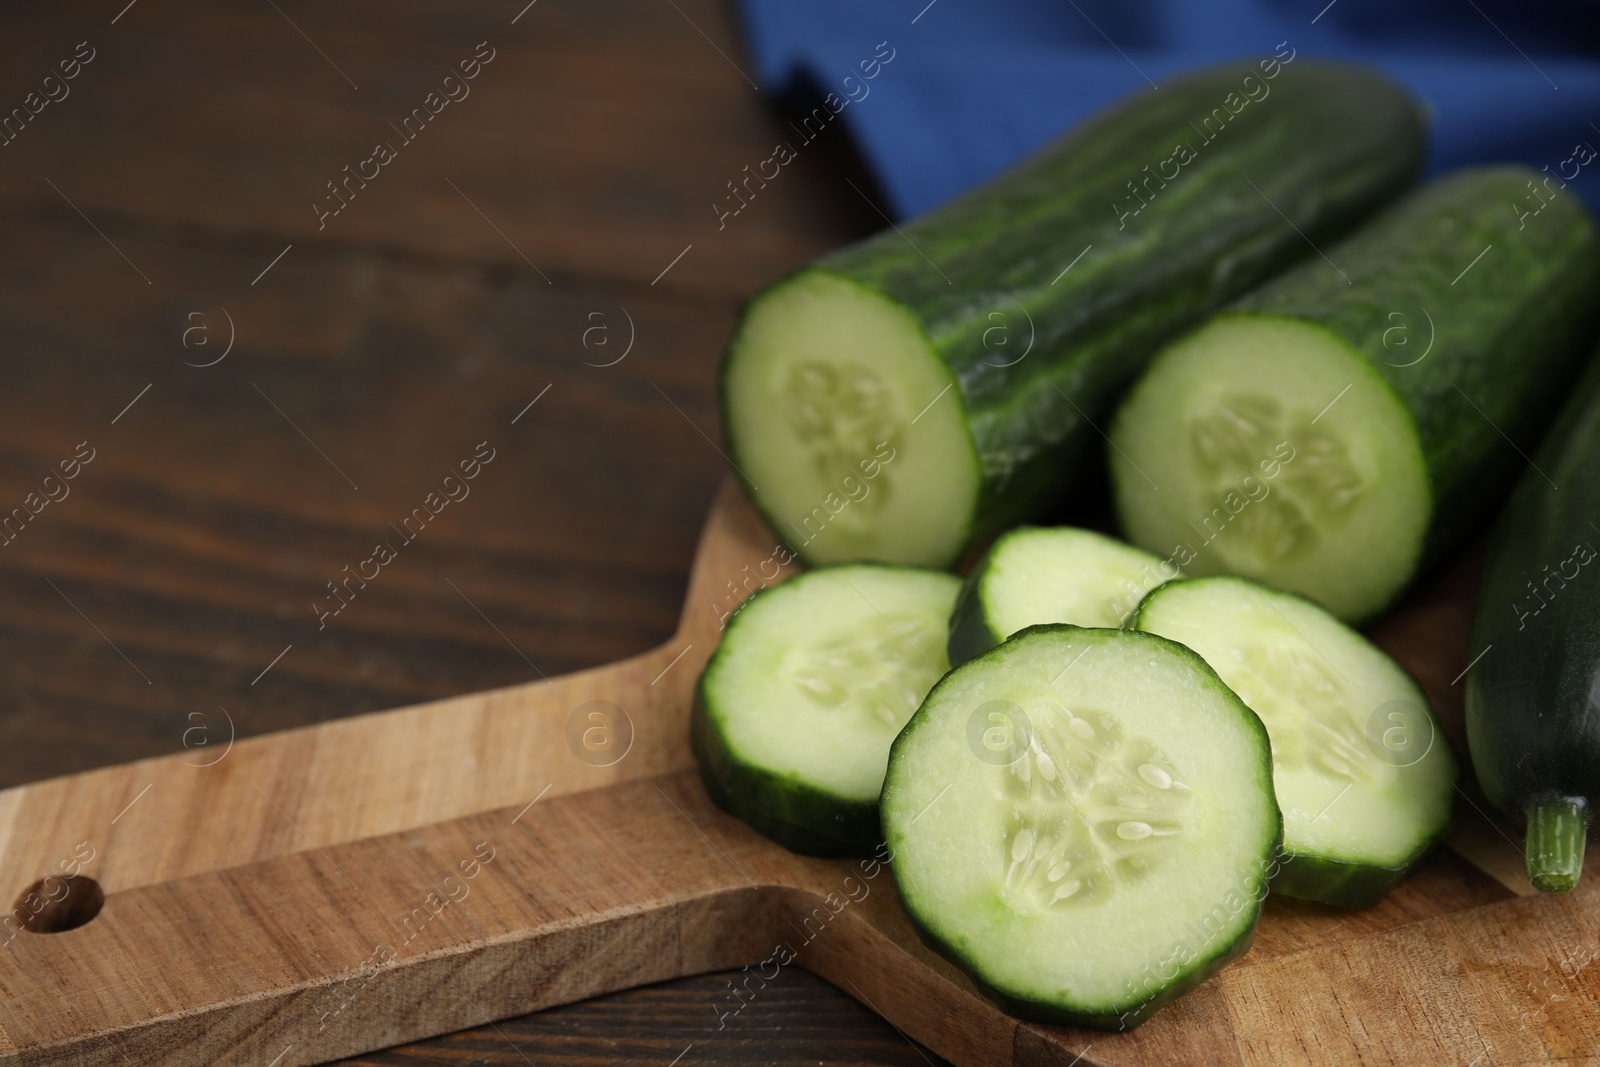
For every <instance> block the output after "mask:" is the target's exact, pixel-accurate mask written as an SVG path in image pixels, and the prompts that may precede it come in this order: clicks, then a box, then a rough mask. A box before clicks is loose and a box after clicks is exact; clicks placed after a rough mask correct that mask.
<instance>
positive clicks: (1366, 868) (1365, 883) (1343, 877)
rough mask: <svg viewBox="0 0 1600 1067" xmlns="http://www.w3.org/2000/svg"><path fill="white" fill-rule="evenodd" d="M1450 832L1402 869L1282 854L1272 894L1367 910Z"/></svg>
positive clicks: (1433, 841)
mask: <svg viewBox="0 0 1600 1067" xmlns="http://www.w3.org/2000/svg"><path fill="white" fill-rule="evenodd" d="M1449 832H1450V826H1449V824H1446V825H1445V828H1444V830H1443V831H1441V832H1440V833H1439V834H1438V835H1436V836H1435V837H1434V839H1433V840H1432V841H1431V842H1429V844H1428V846H1427V847H1426V848H1424V849H1423V850H1422V851H1420V852H1418V853H1417V856H1416V858H1415V859H1413V860H1412V861H1411V862H1410V863H1408V864H1406V865H1405V866H1403V867H1377V866H1374V865H1372V864H1370V863H1346V862H1344V861H1342V860H1333V859H1328V858H1326V857H1323V856H1315V855H1310V854H1305V855H1298V854H1295V853H1292V852H1284V853H1282V854H1281V855H1280V856H1279V857H1278V873H1277V874H1275V875H1273V878H1272V891H1273V892H1274V893H1280V894H1282V895H1283V896H1286V897H1295V898H1297V899H1299V900H1312V901H1316V902H1317V903H1319V904H1332V905H1334V906H1336V907H1340V908H1370V907H1372V906H1373V905H1374V904H1377V903H1378V902H1379V901H1381V900H1382V899H1383V898H1384V897H1386V896H1388V895H1389V890H1391V889H1393V888H1394V887H1395V886H1396V885H1398V884H1400V881H1401V880H1402V879H1404V878H1405V877H1406V876H1407V875H1409V874H1410V873H1411V872H1412V871H1414V870H1416V869H1417V867H1419V866H1420V865H1421V864H1422V861H1423V860H1425V859H1427V858H1428V857H1429V856H1431V855H1432V854H1433V850H1434V849H1435V848H1436V847H1438V844H1439V842H1440V841H1441V840H1443V839H1444V837H1445V835H1446V834H1448V833H1449Z"/></svg>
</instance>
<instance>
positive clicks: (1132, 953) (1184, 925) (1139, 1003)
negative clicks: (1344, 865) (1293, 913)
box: [882, 624, 1282, 1030]
mask: <svg viewBox="0 0 1600 1067" xmlns="http://www.w3.org/2000/svg"><path fill="white" fill-rule="evenodd" d="M882 814H883V830H884V835H885V841H886V842H887V844H888V845H889V849H890V861H891V863H892V864H893V866H894V879H895V886H896V887H897V888H898V890H899V892H900V898H901V901H902V902H903V903H904V904H905V907H906V911H907V913H909V914H910V916H911V918H912V920H913V921H914V922H915V923H916V925H917V927H918V929H919V931H920V932H921V933H922V934H923V936H924V937H925V938H926V939H927V940H928V941H929V943H930V944H931V945H933V946H934V948H935V949H936V950H938V951H939V952H942V953H943V954H945V955H946V956H948V957H949V958H951V959H952V960H954V961H955V962H956V963H957V964H958V965H959V966H961V967H962V968H963V969H965V970H966V971H968V972H969V973H970V974H971V975H972V976H973V978H974V979H975V980H976V981H977V982H978V984H979V986H980V987H981V988H982V989H983V990H984V991H985V992H986V993H988V994H989V995H990V996H992V997H994V998H995V999H996V1000H998V1001H999V1002H1000V1003H1001V1005H1002V1006H1004V1007H1005V1009H1006V1010H1007V1011H1009V1012H1011V1013H1012V1014H1014V1015H1019V1016H1022V1017H1024V1018H1029V1019H1035V1020H1038V1021H1041V1022H1049V1023H1063V1024H1067V1025H1081V1026H1096V1027H1102V1028H1107V1029H1119V1030H1120V1029H1128V1028H1131V1027H1133V1026H1137V1025H1138V1024H1139V1023H1140V1022H1142V1021H1144V1020H1145V1019H1146V1018H1148V1017H1149V1016H1150V1015H1151V1014H1152V1013H1154V1012H1155V1010H1156V1009H1157V1008H1159V1007H1160V1006H1161V1005H1162V1004H1164V1003H1166V1002H1167V1001H1169V1000H1171V999H1172V998H1174V997H1176V996H1179V995H1180V994H1182V993H1183V992H1184V991H1186V990H1188V989H1191V988H1193V987H1194V986H1196V985H1198V984H1199V983H1200V982H1202V981H1204V980H1205V979H1206V977H1207V976H1209V975H1210V974H1212V973H1214V972H1215V971H1216V970H1217V969H1218V968H1220V967H1222V966H1223V965H1224V964H1226V963H1227V962H1229V961H1230V960H1233V959H1236V958H1238V957H1239V956H1240V955H1242V954H1243V953H1244V952H1245V950H1246V949H1247V948H1248V947H1249V944H1250V935H1251V933H1252V931H1253V930H1254V928H1255V924H1256V919H1257V917H1258V916H1259V915H1260V912H1261V902H1262V900H1263V899H1264V898H1265V897H1266V894H1267V882H1268V879H1269V878H1270V876H1271V873H1272V867H1273V865H1274V854H1275V853H1276V850H1277V847H1278V843H1279V840H1280V836H1281V832H1282V820H1281V818H1280V816H1279V813H1278V805H1277V803H1276V802H1275V801H1274V799H1273V793H1272V765H1271V757H1270V754H1269V752H1268V741H1267V733H1266V730H1264V729H1263V728H1262V725H1261V720H1260V719H1258V718H1257V717H1256V716H1255V715H1254V714H1253V713H1251V711H1250V709H1249V708H1247V707H1245V705H1244V704H1243V703H1241V702H1240V700H1239V698H1238V697H1237V696H1236V695H1234V693H1233V691H1232V690H1230V689H1229V688H1228V687H1227V686H1226V685H1224V684H1223V683H1222V681H1221V680H1220V679H1218V677H1217V675H1216V673H1215V672H1213V671H1212V670H1211V668H1210V667H1208V666H1207V665H1206V664H1205V662H1204V661H1203V660H1201V658H1200V657H1199V656H1197V655H1196V654H1195V653H1194V652H1192V651H1190V650H1189V649H1187V648H1185V647H1184V646H1182V645H1180V644H1178V643H1176V642H1174V641H1168V640H1166V639H1165V638H1162V637H1157V636H1156V635H1154V634H1147V633H1140V632H1138V631H1134V630H1109V629H1085V628H1080V627H1077V626H1068V625H1060V624H1052V625H1046V626H1032V627H1029V628H1028V629H1026V630H1023V631H1022V632H1021V633H1019V634H1016V635H1015V636H1013V637H1012V638H1011V639H1010V640H1008V641H1007V642H1006V643H1005V644H1003V645H1001V646H1000V647H998V648H994V649H991V650H989V651H988V652H985V653H984V654H983V655H981V656H979V657H978V658H976V659H974V660H970V661H969V662H967V663H964V664H962V665H961V666H960V667H957V668H956V669H954V670H953V671H951V672H950V673H949V674H947V675H945V677H944V678H943V679H942V680H941V681H940V682H939V684H938V685H936V686H934V688H933V691H932V692H930V693H929V694H928V698H927V699H926V700H924V701H923V703H922V707H920V708H918V709H917V713H916V715H914V716H913V717H912V719H911V721H910V722H909V723H908V724H907V725H906V728H905V729H904V730H903V731H901V733H900V736H899V737H898V738H896V739H895V742H894V748H893V750H892V752H891V754H890V757H889V772H888V776H887V778H886V779H885V780H884V787H883V802H882Z"/></svg>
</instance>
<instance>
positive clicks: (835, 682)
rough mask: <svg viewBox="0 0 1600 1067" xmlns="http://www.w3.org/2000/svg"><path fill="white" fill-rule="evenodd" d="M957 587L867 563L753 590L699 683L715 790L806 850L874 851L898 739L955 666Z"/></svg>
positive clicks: (702, 737)
mask: <svg viewBox="0 0 1600 1067" xmlns="http://www.w3.org/2000/svg"><path fill="white" fill-rule="evenodd" d="M960 587H961V583H960V581H959V580H957V579H956V578H954V577H952V576H950V575H948V574H939V573H937V572H934V571H923V570H916V569H913V568H910V567H884V566H874V565H870V564H861V565H854V566H842V567H825V568H822V569H820V570H815V571H811V572H810V573H807V574H803V575H801V576H800V577H798V578H794V579H792V580H790V581H788V582H785V583H784V584H782V585H778V586H774V587H772V588H770V589H764V590H762V591H761V592H759V593H757V594H756V595H755V596H753V597H751V598H750V600H749V601H748V602H747V603H746V604H745V605H744V607H743V608H741V609H740V611H739V613H738V614H737V615H735V616H734V617H733V620H732V621H731V622H730V623H729V624H728V628H727V630H726V631H725V632H724V633H723V635H722V643H721V644H720V645H719V646H718V647H717V651H716V652H715V653H714V654H713V655H712V657H711V661H710V662H709V663H707V664H706V669H705V671H704V673H702V674H701V676H700V685H699V688H698V690H697V692H696V701H695V709H694V717H693V727H692V741H693V745H694V751H695V756H696V758H697V759H698V760H699V762H700V770H701V775H702V777H703V778H704V780H705V783H706V790H707V791H708V792H709V793H710V794H711V796H712V798H713V799H714V800H716V801H717V803H718V804H719V805H721V806H722V807H723V808H724V809H726V810H727V811H728V812H730V813H731V814H733V815H736V816H738V817H739V818H741V819H743V820H744V821H745V822H747V823H749V824H750V825H751V826H753V827H755V828H756V829H757V830H760V831H761V832H762V833H764V834H766V835H767V836H769V837H771V838H773V839H774V840H776V841H777V842H778V843H780V844H782V845H785V846H787V847H789V848H792V849H794V850H795V851H797V852H806V853H810V854H813V855H826V856H856V855H861V856H864V855H868V854H869V853H871V852H872V851H873V849H874V848H876V847H877V846H878V845H879V844H880V843H881V842H882V840H883V836H882V834H881V833H880V831H879V828H878V794H879V792H880V791H881V790H882V788H883V772H884V765H885V763H886V762H887V760H888V756H889V745H890V744H891V743H892V742H893V741H894V738H895V735H896V734H898V733H899V732H900V728H901V727H902V726H904V725H905V723H906V720H907V719H909V718H910V717H911V713H912V712H914V711H916V710H917V705H918V704H920V703H922V698H923V697H924V696H925V695H926V694H927V692H928V689H929V688H930V687H931V686H932V685H933V683H934V682H936V681H938V680H939V676H940V675H942V674H944V673H945V671H946V670H947V669H948V666H949V664H948V661H946V659H945V652H944V638H945V625H946V620H947V619H949V617H950V609H951V607H952V606H953V605H954V603H955V598H956V593H957V592H958V591H959V590H960Z"/></svg>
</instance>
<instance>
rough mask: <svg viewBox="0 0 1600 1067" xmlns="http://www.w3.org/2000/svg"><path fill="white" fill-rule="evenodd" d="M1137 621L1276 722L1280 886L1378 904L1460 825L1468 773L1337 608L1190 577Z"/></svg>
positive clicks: (1331, 899)
mask: <svg viewBox="0 0 1600 1067" xmlns="http://www.w3.org/2000/svg"><path fill="white" fill-rule="evenodd" d="M1132 625H1134V626H1136V627H1137V628H1139V629H1141V630H1145V631H1148V632H1150V633H1157V634H1160V635H1162V636H1163V637H1168V638H1171V639H1172V640H1174V641H1178V642H1181V643H1182V644H1184V645H1187V646H1188V647H1189V648H1192V649H1193V650H1194V651H1195V652H1197V653H1199V654H1200V655H1201V657H1203V658H1204V659H1205V661H1206V662H1207V663H1209V664H1210V665H1211V666H1212V667H1213V668H1215V670H1216V672H1217V674H1218V675H1220V676H1221V678H1222V680H1223V681H1224V682H1226V683H1227V684H1228V685H1229V687H1230V688H1232V689H1233V691H1234V692H1235V693H1237V694H1238V695H1239V698H1240V699H1241V700H1243V701H1244V702H1245V703H1246V704H1248V705H1249V706H1250V707H1251V709H1252V710H1254V711H1255V712H1256V714H1258V715H1260V716H1261V721H1262V722H1263V723H1265V724H1266V727H1267V734H1268V735H1269V736H1270V737H1271V739H1272V780H1273V786H1274V788H1275V790H1276V792H1277V797H1278V806H1279V808H1281V809H1282V811H1283V857H1282V866H1281V869H1280V870H1279V872H1278V873H1277V875H1276V876H1275V877H1274V879H1273V883H1272V888H1273V891H1274V892H1280V893H1284V894H1285V895H1288V896H1294V897H1303V898H1306V899H1309V900H1320V901H1322V902H1324V903H1328V904H1339V905H1342V906H1344V907H1352V908H1355V907H1367V906H1368V905H1371V904H1375V903H1377V902H1378V901H1379V900H1380V899H1382V898H1383V895H1384V894H1385V893H1387V892H1388V891H1389V889H1390V888H1391V887H1392V886H1394V884H1395V883H1396V882H1398V881H1399V880H1400V879H1401V878H1403V877H1405V875H1406V874H1407V873H1408V872H1410V871H1411V870H1412V869H1413V868H1414V867H1415V866H1416V865H1417V864H1418V863H1419V862H1421V860H1422V858H1423V856H1424V855H1425V854H1426V853H1427V851H1428V850H1429V849H1430V848H1431V847H1432V846H1433V845H1434V844H1435V843H1436V842H1437V841H1438V840H1439V839H1440V838H1441V837H1443V836H1444V834H1445V833H1446V832H1448V830H1449V828H1450V815H1451V810H1452V808H1453V806H1454V800H1455V783H1456V780H1457V778H1458V776H1459V770H1458V766H1457V763H1456V759H1455V754H1454V753H1453V752H1452V751H1451V749H1450V743H1449V742H1448V741H1447V740H1446V739H1445V736H1444V732H1443V731H1442V730H1441V729H1440V727H1439V724H1438V721H1437V720H1436V719H1435V718H1434V715H1433V712H1432V710H1431V709H1430V708H1429V707H1428V702H1427V698H1426V697H1424V696H1423V695H1422V691H1421V690H1420V689H1418V688H1417V684H1416V683H1415V682H1414V681H1412V680H1411V678H1410V676H1409V675H1407V674H1406V672H1405V671H1403V670H1401V668H1400V666H1399V664H1397V663H1395V662H1394V660H1392V659H1390V658H1389V657H1388V656H1387V655H1385V654H1384V653H1383V652H1382V651H1380V650H1379V649H1378V648H1376V647H1375V646H1374V645H1372V644H1371V643H1370V642H1368V641H1367V640H1366V638H1364V637H1362V636H1361V635H1360V634H1358V633H1356V632H1355V631H1354V630H1352V629H1350V628H1349V627H1347V626H1345V625H1344V624H1343V623H1341V622H1339V621H1338V620H1337V619H1335V618H1334V617H1333V616H1331V615H1329V614H1328V613H1327V612H1326V611H1323V610H1322V609H1321V608H1319V607H1317V606H1316V605H1315V604H1312V603H1311V602H1310V601H1307V600H1304V599H1302V598H1300V597H1297V596H1292V595H1290V594H1287V593H1280V592H1277V591H1275V590H1271V589H1265V588H1262V587H1261V586H1258V585H1256V584H1254V583H1252V582H1250V581H1248V580H1246V579H1243V578H1231V577H1218V578H1191V579H1184V580H1180V581H1176V582H1171V583H1168V584H1167V585H1164V586H1162V587H1161V588H1160V589H1157V590H1156V591H1155V592H1153V593H1151V594H1150V595H1149V596H1148V597H1146V598H1145V600H1144V603H1142V604H1140V605H1139V610H1138V613H1137V614H1136V615H1135V616H1134V619H1133V622H1132Z"/></svg>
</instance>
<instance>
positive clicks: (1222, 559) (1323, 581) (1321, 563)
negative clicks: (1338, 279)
mask: <svg viewBox="0 0 1600 1067" xmlns="http://www.w3.org/2000/svg"><path fill="white" fill-rule="evenodd" d="M1112 440H1113V441H1115V442H1116V445H1117V449H1116V450H1112V451H1111V453H1110V461H1111V466H1112V471H1113V477H1114V479H1115V484H1116V490H1117V503H1118V510H1119V512H1120V514H1121V516H1122V520H1123V523H1124V525H1125V526H1126V528H1127V530H1128V533H1129V534H1130V536H1131V537H1132V538H1133V539H1134V541H1136V542H1137V543H1138V544H1141V545H1143V546H1145V547H1147V548H1151V549H1154V550H1158V551H1164V552H1169V553H1172V554H1173V557H1174V558H1175V559H1177V560H1186V561H1187V562H1183V563H1182V564H1181V565H1182V566H1183V568H1184V569H1185V570H1187V571H1189V572H1190V573H1193V574H1216V573H1219V572H1227V573H1233V574H1243V575H1247V576H1249V577H1252V578H1260V579H1270V581H1271V582H1272V584H1273V585H1275V586H1278V587H1280V588H1283V589H1288V590H1291V591H1293V592H1300V593H1305V594H1306V595H1308V596H1312V597H1314V598H1315V599H1316V600H1318V601H1319V602H1320V603H1322V604H1323V605H1325V606H1326V607H1327V608H1328V609H1329V610H1330V611H1332V612H1333V613H1334V614H1336V615H1338V616H1339V617H1341V618H1362V617H1365V616H1366V615H1369V614H1371V613H1372V612H1374V611H1376V610H1377V609H1379V608H1381V607H1382V606H1383V605H1384V604H1386V603H1388V601H1389V599H1390V598H1391V597H1392V596H1393V594H1394V591H1395V590H1396V589H1398V588H1399V587H1400V586H1402V585H1404V584H1405V582H1406V580H1407V578H1409V577H1410V575H1411V573H1412V571H1413V570H1414V569H1415V567H1416V565H1417V560H1418V557H1419V556H1420V555H1421V553H1422V546H1423V539H1424V535H1425V534H1426V533H1427V529H1428V519H1429V516H1430V514H1431V513H1432V506H1431V503H1432V495H1431V491H1430V489H1429V486H1428V476H1427V466H1426V464H1425V462H1424V460H1423V454H1422V447H1421V443H1420V441H1419V439H1418V436H1417V431H1416V425H1415V423H1414V422H1413V421H1412V418H1411V414H1410V413H1409V412H1408V411H1407V410H1406V407H1405V405H1404V404H1402V403H1401V402H1400V399H1399V397H1397V396H1396V395H1395V393H1394V391H1393V390H1392V389H1390V388H1389V386H1388V385H1387V384H1386V383H1385V382H1384V380H1383V379H1382V378H1380V377H1379V376H1378V375H1377V373H1376V372H1374V371H1373V369H1372V367H1371V365H1370V364H1369V363H1368V362H1367V361H1366V360H1365V359H1363V358H1362V357H1361V356H1359V355H1358V354H1356V353H1355V352H1353V351H1351V350H1350V348H1349V346H1348V345H1346V344H1345V343H1344V342H1343V341H1341V340H1340V339H1339V338H1338V337H1337V336H1335V335H1334V334H1332V333H1329V332H1328V331H1327V330H1325V329H1323V328H1322V327H1321V326H1318V325H1316V324H1315V323H1311V322H1306V321H1301V320H1295V319H1284V318H1275V317H1270V316H1264V315H1255V314H1228V315H1221V316H1218V317H1217V318H1215V319H1213V320H1212V321H1211V322H1210V323H1208V324H1207V325H1205V326H1204V327H1202V328H1201V329H1199V330H1196V331H1195V332H1194V333H1192V334H1190V335H1189V336H1188V337H1186V338H1184V339H1183V340H1181V341H1179V342H1177V343H1175V344H1173V345H1172V346H1170V347H1169V348H1168V349H1167V350H1166V351H1165V352H1164V353H1163V354H1162V356H1161V358H1160V359H1159V360H1158V361H1157V362H1156V364H1155V365H1154V366H1152V367H1151V369H1150V372H1149V374H1148V375H1146V377H1145V378H1144V379H1143V380H1142V381H1141V382H1140V383H1139V385H1138V386H1137V387H1135V389H1134V391H1133V392H1132V393H1131V394H1130V395H1129V397H1128V400H1127V402H1126V403H1125V405H1124V406H1123V408H1122V410H1121V412H1120V413H1119V415H1118V417H1117V421H1116V424H1115V427H1114V428H1113V430H1112ZM1119 450H1120V451H1119ZM1154 486H1160V487H1161V488H1160V489H1159V490H1157V489H1156V488H1154Z"/></svg>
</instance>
